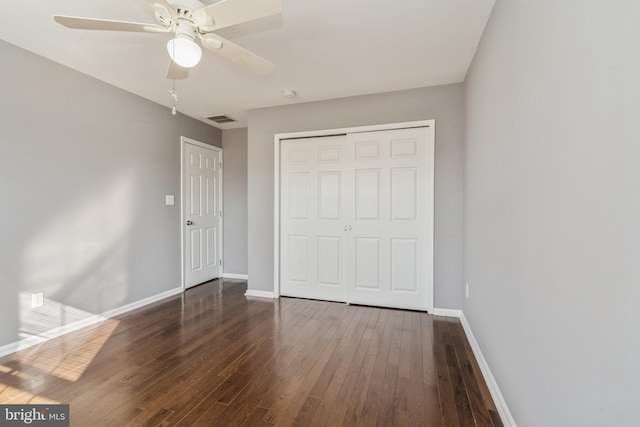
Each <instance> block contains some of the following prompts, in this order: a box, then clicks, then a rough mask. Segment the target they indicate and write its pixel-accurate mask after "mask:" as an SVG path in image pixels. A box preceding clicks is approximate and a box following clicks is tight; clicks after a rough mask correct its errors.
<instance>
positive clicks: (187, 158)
mask: <svg viewBox="0 0 640 427" xmlns="http://www.w3.org/2000/svg"><path fill="white" fill-rule="evenodd" d="M182 195H183V197H182V204H183V206H182V218H183V225H182V227H183V230H182V236H183V273H184V285H185V287H186V288H189V287H191V286H195V285H197V284H200V283H204V282H206V281H208V280H211V279H215V278H217V277H220V276H221V275H222V252H221V248H222V236H221V230H222V150H221V149H220V148H218V147H213V146H208V145H206V144H202V143H197V142H196V141H186V140H184V139H183V144H182Z"/></svg>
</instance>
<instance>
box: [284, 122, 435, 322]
mask: <svg viewBox="0 0 640 427" xmlns="http://www.w3.org/2000/svg"><path fill="white" fill-rule="evenodd" d="M418 127H424V128H427V132H428V133H429V134H430V137H431V140H432V141H433V152H432V153H431V164H430V166H431V177H430V178H431V184H432V185H431V186H429V187H427V188H428V192H429V193H430V194H427V197H428V205H429V210H430V211H431V221H430V224H429V231H430V233H429V235H430V237H429V242H428V248H427V252H428V256H427V260H426V262H427V263H428V264H429V265H428V266H427V267H428V269H429V271H430V272H431V274H430V275H429V277H428V278H427V279H428V280H427V287H428V289H427V296H428V301H427V304H426V306H427V312H429V313H432V312H433V304H434V303H433V300H434V286H433V276H434V274H433V273H434V272H433V265H434V262H433V256H434V241H435V239H434V221H435V209H434V200H435V131H436V121H435V120H433V119H431V120H418V121H413V122H401V123H389V124H382V125H371V126H356V127H348V128H339V129H326V130H314V131H304V132H290V133H278V134H275V135H274V137H273V145H274V150H273V151H274V155H273V158H274V168H273V178H274V180H273V209H274V211H273V282H274V283H273V291H274V292H273V297H274V298H279V297H280V255H281V254H280V172H281V168H280V145H281V142H282V141H283V140H285V139H295V138H298V139H299V138H313V137H319V136H334V135H346V134H349V133H362V132H376V131H383V130H395V129H408V128H418Z"/></svg>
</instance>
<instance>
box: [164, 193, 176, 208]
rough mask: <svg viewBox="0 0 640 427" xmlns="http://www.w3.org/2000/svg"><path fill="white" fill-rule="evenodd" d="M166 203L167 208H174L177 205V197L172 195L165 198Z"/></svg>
mask: <svg viewBox="0 0 640 427" xmlns="http://www.w3.org/2000/svg"><path fill="white" fill-rule="evenodd" d="M164 202H165V204H166V205H167V206H173V205H175V197H173V195H172V194H171V195H167V196H164Z"/></svg>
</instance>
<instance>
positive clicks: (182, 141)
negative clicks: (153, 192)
mask: <svg viewBox="0 0 640 427" xmlns="http://www.w3.org/2000/svg"><path fill="white" fill-rule="evenodd" d="M185 144H191V145H195V146H197V147H201V148H204V149H207V150H211V151H218V152H219V153H220V163H224V161H223V158H222V155H223V152H222V148H220V147H216V146H215V145H210V144H205V143H204V142H200V141H196V140H195V139H191V138H187V137H186V136H181V137H180V284H181V286H182V292H184V291H185V290H186V288H185V269H184V158H183V156H184V145H185ZM223 167H224V166H223ZM222 171H223V172H222V173H224V169H222ZM222 181H223V180H222V179H221V180H220V183H219V184H218V185H219V188H218V190H219V192H218V194H219V196H218V203H219V205H218V206H220V209H221V210H222V216H221V217H220V237H219V238H218V240H219V242H218V243H219V245H220V246H219V247H220V258H221V259H222V263H221V264H220V277H222V274H223V273H224V253H223V250H224V245H223V244H222V243H223V242H224V240H223V238H222V237H223V236H222V233H223V232H224V206H223V205H222V202H223V200H224V197H223V194H222V191H223V186H222Z"/></svg>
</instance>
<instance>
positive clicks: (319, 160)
mask: <svg viewBox="0 0 640 427" xmlns="http://www.w3.org/2000/svg"><path fill="white" fill-rule="evenodd" d="M345 143H346V137H345V136H332V137H323V138H313V139H308V140H307V139H302V140H290V141H284V142H283V143H282V146H281V153H282V164H283V169H282V176H281V183H282V185H281V195H282V199H281V200H282V204H281V212H282V218H283V221H282V227H281V233H282V234H281V235H282V239H281V245H282V246H281V247H282V254H283V256H282V257H281V273H282V280H281V293H282V294H283V295H288V296H295V297H302V298H314V299H323V300H329V301H345V292H344V280H345V268H344V256H345V252H344V251H345V243H344V240H345V232H344V227H345V224H346V222H345V210H344V207H343V206H344V197H345V194H344V192H343V190H342V186H343V170H344V150H345Z"/></svg>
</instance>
